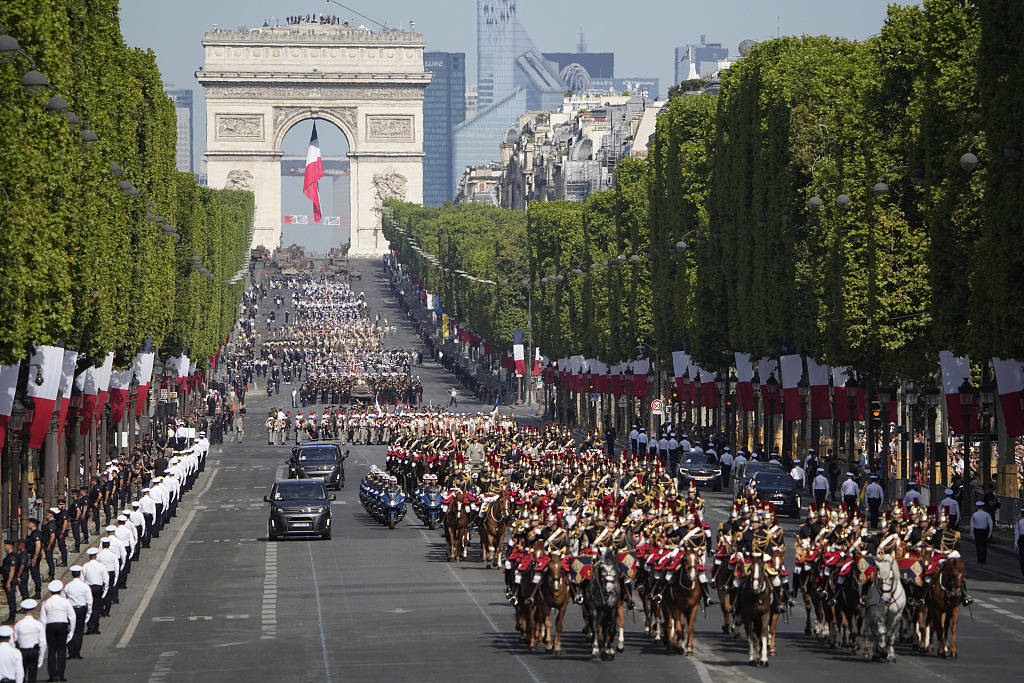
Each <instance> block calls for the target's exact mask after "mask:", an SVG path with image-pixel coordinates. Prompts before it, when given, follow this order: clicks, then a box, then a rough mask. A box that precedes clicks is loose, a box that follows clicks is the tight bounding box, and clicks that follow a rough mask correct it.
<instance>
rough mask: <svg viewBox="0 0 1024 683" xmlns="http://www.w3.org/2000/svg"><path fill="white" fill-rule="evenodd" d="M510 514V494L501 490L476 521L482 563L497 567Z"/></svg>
mask: <svg viewBox="0 0 1024 683" xmlns="http://www.w3.org/2000/svg"><path fill="white" fill-rule="evenodd" d="M511 516H512V494H510V493H509V492H508V491H502V492H501V495H499V496H498V499H497V500H495V501H493V502H492V503H491V504H490V506H489V507H488V508H487V512H486V513H485V514H484V515H483V517H481V518H480V520H479V521H478V522H477V525H476V529H477V533H478V534H479V536H480V560H481V561H482V562H483V563H484V565H488V564H490V566H491V567H494V568H495V569H497V568H498V559H499V556H500V555H501V553H500V552H499V551H500V550H501V543H502V541H504V540H505V527H506V526H507V524H508V519H509V517H511Z"/></svg>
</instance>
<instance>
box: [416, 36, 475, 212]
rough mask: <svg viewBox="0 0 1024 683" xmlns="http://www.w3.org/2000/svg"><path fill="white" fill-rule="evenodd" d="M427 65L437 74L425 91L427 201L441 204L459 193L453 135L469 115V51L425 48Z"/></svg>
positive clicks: (424, 189)
mask: <svg viewBox="0 0 1024 683" xmlns="http://www.w3.org/2000/svg"><path fill="white" fill-rule="evenodd" d="M423 66H424V67H425V68H426V70H427V71H429V72H430V73H432V74H433V75H434V76H433V79H431V81H430V85H428V86H427V89H426V91H425V92H424V93H423V154H424V156H423V205H424V206H441V205H442V204H444V203H445V202H446V201H447V200H450V199H452V198H453V197H454V196H455V181H454V177H455V171H454V169H453V166H452V152H453V142H452V136H453V131H454V129H455V126H457V125H458V124H460V123H462V122H463V121H464V120H465V119H466V55H465V53H463V52H424V53H423Z"/></svg>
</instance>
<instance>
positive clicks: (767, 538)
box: [733, 510, 792, 613]
mask: <svg viewBox="0 0 1024 683" xmlns="http://www.w3.org/2000/svg"><path fill="white" fill-rule="evenodd" d="M765 517H766V513H765V512H763V511H761V510H756V511H755V512H754V513H753V515H752V516H751V518H750V526H749V527H748V528H747V530H746V531H745V532H743V535H742V536H741V537H740V540H739V545H738V555H739V557H740V558H741V559H742V561H744V564H746V563H745V558H746V557H748V556H752V555H754V554H755V553H760V554H762V555H769V554H770V553H771V552H772V551H773V550H775V543H776V541H775V538H776V536H775V535H774V533H773V532H772V531H771V528H770V527H768V528H766V527H765V526H764V525H763V522H764V520H765ZM737 566H739V562H737ZM772 586H773V587H774V590H775V604H776V608H775V609H776V610H777V611H778V612H780V613H781V612H784V611H785V609H786V608H785V606H786V605H787V604H790V603H791V602H792V599H791V598H790V596H789V586H788V585H787V584H786V583H784V582H783V581H782V577H780V576H775V577H773V578H772ZM739 587H740V579H739V577H738V576H734V578H733V592H734V593H735V592H737V591H738V590H739ZM734 597H735V596H734ZM733 604H734V605H735V604H736V602H735V601H734V603H733ZM734 609H735V608H734Z"/></svg>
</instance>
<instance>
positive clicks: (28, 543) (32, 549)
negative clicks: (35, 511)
mask: <svg viewBox="0 0 1024 683" xmlns="http://www.w3.org/2000/svg"><path fill="white" fill-rule="evenodd" d="M25 550H26V551H27V552H28V562H27V563H26V567H25V568H26V569H27V570H28V576H25V575H24V574H23V575H22V576H24V577H25V578H24V579H23V582H22V583H23V585H24V586H25V587H26V588H27V587H28V577H29V576H30V577H31V578H32V583H33V584H34V585H35V589H36V592H35V593H34V594H33V595H32V597H33V598H35V599H36V600H38V599H39V597H40V595H41V594H42V590H43V577H42V576H41V575H40V574H39V563H40V562H41V561H42V559H43V536H42V534H41V533H39V522H37V521H36V520H34V519H30V520H28V536H27V537H26V539H25Z"/></svg>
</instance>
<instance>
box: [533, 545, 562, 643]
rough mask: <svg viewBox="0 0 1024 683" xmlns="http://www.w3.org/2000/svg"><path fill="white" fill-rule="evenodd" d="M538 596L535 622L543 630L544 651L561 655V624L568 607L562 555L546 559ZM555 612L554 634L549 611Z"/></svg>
mask: <svg viewBox="0 0 1024 683" xmlns="http://www.w3.org/2000/svg"><path fill="white" fill-rule="evenodd" d="M539 586H540V590H539V595H538V596H537V621H538V622H539V623H540V624H543V628H544V642H545V648H544V651H545V652H548V653H554V654H556V655H560V654H562V622H564V621H565V612H566V608H568V607H569V576H568V574H567V573H566V571H565V567H563V566H562V553H560V552H557V551H556V552H552V553H551V554H550V555H549V557H548V566H547V567H546V568H545V569H544V573H543V575H542V576H541V581H540V584H539ZM552 610H555V612H556V613H557V614H556V616H555V628H554V634H552V630H551V611H552Z"/></svg>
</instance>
